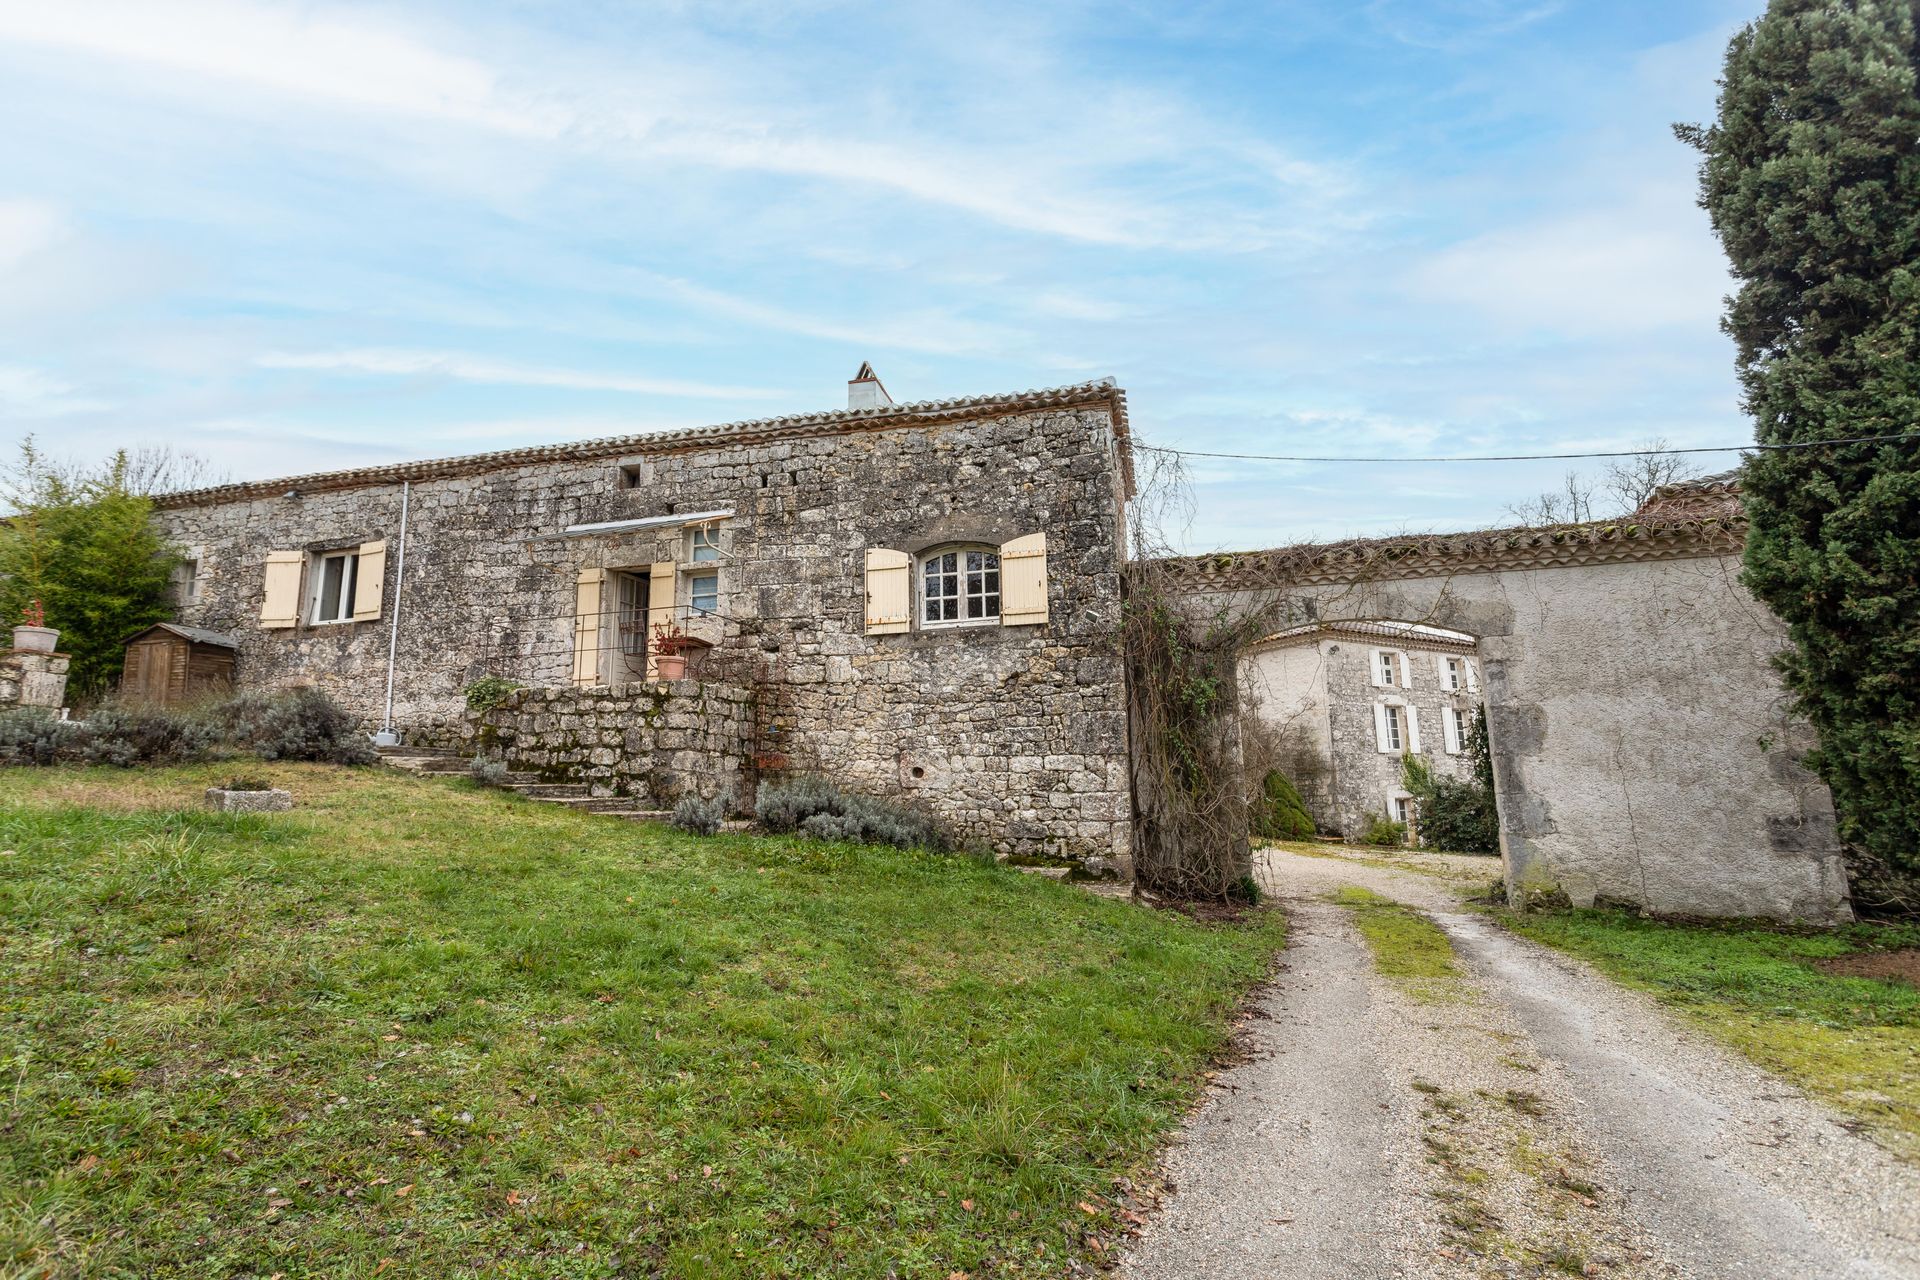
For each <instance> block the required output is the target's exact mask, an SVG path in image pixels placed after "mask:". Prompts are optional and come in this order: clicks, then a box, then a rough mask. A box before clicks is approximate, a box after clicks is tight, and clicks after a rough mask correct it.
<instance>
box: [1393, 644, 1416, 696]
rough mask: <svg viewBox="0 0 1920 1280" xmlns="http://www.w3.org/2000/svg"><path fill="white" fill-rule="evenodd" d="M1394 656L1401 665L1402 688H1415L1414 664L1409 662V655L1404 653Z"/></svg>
mask: <svg viewBox="0 0 1920 1280" xmlns="http://www.w3.org/2000/svg"><path fill="white" fill-rule="evenodd" d="M1393 656H1394V658H1395V659H1396V660H1397V661H1398V662H1399V663H1400V687H1401V688H1402V689H1411V688H1413V663H1411V662H1410V661H1408V660H1407V655H1406V654H1404V653H1396V654H1394V655H1393Z"/></svg>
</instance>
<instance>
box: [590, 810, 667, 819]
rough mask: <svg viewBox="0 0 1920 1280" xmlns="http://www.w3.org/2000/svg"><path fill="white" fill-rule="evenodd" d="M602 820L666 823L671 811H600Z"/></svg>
mask: <svg viewBox="0 0 1920 1280" xmlns="http://www.w3.org/2000/svg"><path fill="white" fill-rule="evenodd" d="M600 816H601V817H603V818H625V819H626V820H627V821H628V822H666V821H669V820H670V819H671V818H672V817H673V810H671V809H602V810H600Z"/></svg>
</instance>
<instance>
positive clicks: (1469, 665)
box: [1460, 658, 1480, 693]
mask: <svg viewBox="0 0 1920 1280" xmlns="http://www.w3.org/2000/svg"><path fill="white" fill-rule="evenodd" d="M1460 662H1461V665H1463V666H1465V667H1466V669H1467V692H1468V693H1478V692H1480V675H1479V673H1478V672H1476V671H1475V670H1474V669H1473V659H1472V658H1462V659H1460Z"/></svg>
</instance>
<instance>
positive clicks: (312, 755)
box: [202, 689, 379, 764]
mask: <svg viewBox="0 0 1920 1280" xmlns="http://www.w3.org/2000/svg"><path fill="white" fill-rule="evenodd" d="M202 715H203V716H204V717H205V718H206V720H207V722H208V723H209V724H210V725H211V726H212V727H213V729H214V731H215V732H216V733H217V735H218V737H219V739H220V741H222V742H225V743H227V744H228V745H230V746H231V747H233V748H235V749H237V750H240V751H245V752H247V753H248V754H251V755H255V756H258V757H259V758H260V759H262V760H317V761H320V762H321V763H323V764H371V763H373V761H374V760H376V759H378V758H379V757H378V755H377V754H376V753H375V751H374V749H373V746H372V744H371V743H369V742H368V741H367V736H366V735H365V734H364V733H362V732H361V731H360V727H359V726H358V725H357V724H356V723H355V722H354V720H353V718H352V717H351V716H349V715H348V714H347V713H346V712H345V711H343V710H341V709H340V706H339V704H338V703H336V702H334V701H333V699H331V698H329V697H328V696H327V695H326V694H324V693H322V692H320V691H319V690H318V689H284V690H275V691H272V692H268V691H252V692H247V693H240V694H235V695H234V696H233V697H231V698H228V699H227V700H226V701H224V702H217V703H214V704H212V705H211V706H209V707H207V708H206V709H205V710H204V711H203V712H202Z"/></svg>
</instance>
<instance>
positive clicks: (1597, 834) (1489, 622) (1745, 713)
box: [1204, 534, 1851, 922]
mask: <svg viewBox="0 0 1920 1280" xmlns="http://www.w3.org/2000/svg"><path fill="white" fill-rule="evenodd" d="M1467 536H1469V535H1462V537H1463V538H1464V537H1467ZM1476 536H1477V535H1476ZM1662 536H1666V535H1664V534H1663V535H1662ZM1674 538H1675V540H1676V541H1677V540H1678V538H1679V535H1674ZM1698 545H1700V546H1701V548H1702V550H1703V551H1706V550H1711V549H1713V548H1714V547H1715V546H1724V545H1725V544H1724V542H1716V541H1714V540H1710V539H1706V538H1701V539H1699V543H1698ZM1633 549H1634V548H1633V547H1631V546H1630V547H1628V548H1627V550H1628V551H1631V550H1633ZM1581 554H1583V555H1584V554H1588V553H1587V552H1582V553H1581ZM1591 554H1592V556H1593V560H1592V562H1590V563H1559V564H1555V563H1551V562H1542V563H1538V564H1537V565H1532V566H1517V567H1514V568H1509V569H1500V568H1494V567H1488V568H1483V569H1477V570H1464V569H1463V570H1462V571H1460V572H1454V573H1446V572H1442V571H1440V570H1442V569H1443V568H1444V562H1441V563H1439V564H1436V565H1432V566H1423V565H1419V564H1415V565H1414V566H1413V568H1414V570H1415V571H1416V572H1418V573H1419V574H1420V576H1411V577H1404V578H1393V577H1390V576H1388V575H1389V574H1391V573H1392V572H1394V570H1392V569H1386V568H1382V569H1380V570H1378V575H1377V577H1376V578H1374V579H1373V580H1359V581H1348V582H1327V583H1323V584H1318V585H1309V586H1301V587H1299V588H1297V589H1295V591H1294V592H1292V593H1291V594H1293V595H1294V596H1295V597H1296V604H1297V606H1298V608H1299V609H1300V611H1301V612H1302V613H1304V614H1305V615H1306V616H1310V617H1315V618H1318V619H1320V620H1323V621H1332V620H1335V619H1353V620H1363V619H1417V620H1419V621H1421V622H1424V623H1428V624H1431V625H1434V626H1439V627H1445V628H1447V629H1449V630H1455V631H1461V632H1465V633H1467V634H1468V635H1471V636H1474V637H1476V638H1477V640H1478V646H1477V653H1478V658H1479V661H1480V665H1481V673H1480V674H1481V692H1482V696H1483V698H1484V701H1485V705H1486V708H1487V728H1488V739H1489V746H1490V750H1491V754H1492V757H1493V765H1494V780H1495V789H1496V792H1497V798H1498V801H1499V808H1500V825H1501V852H1502V855H1503V858H1504V860H1505V870H1506V877H1507V884H1508V888H1509V892H1510V893H1511V894H1513V895H1514V897H1515V898H1516V900H1519V899H1523V898H1524V897H1526V896H1527V895H1529V894H1532V893H1541V892H1560V893H1564V894H1566V895H1567V897H1568V898H1570V899H1571V900H1572V901H1573V902H1574V903H1575V904H1577V905H1583V906H1584V905H1588V904H1591V903H1594V902H1596V901H1612V902H1619V903H1628V904H1632V905H1635V906H1638V907H1642V908H1645V909H1647V910H1649V911H1653V912H1656V913H1662V914H1674V915H1701V916H1726V917H1731V916H1770V917H1776V918H1780V919H1798V920H1807V921H1817V922H1832V921H1838V920H1844V919H1847V918H1849V917H1850V915H1851V909H1850V906H1849V904H1848V899H1847V884H1846V874H1845V866H1844V862H1843V859H1842V854H1841V848H1840V843H1839V838H1838V834H1837V831H1836V828H1835V821H1834V813H1833V803H1832V798H1831V797H1830V796H1829V795H1828V793H1827V789H1826V787H1825V785H1824V784H1823V783H1821V782H1820V780H1819V779H1818V778H1817V777H1815V776H1814V775H1813V774H1812V773H1810V772H1808V771H1807V769H1806V768H1805V767H1804V765H1803V764H1802V759H1803V757H1804V755H1805V753H1806V752H1807V750H1808V749H1809V748H1810V747H1811V746H1812V745H1813V738H1812V733H1811V731H1810V730H1809V729H1808V728H1807V726H1806V725H1805V724H1804V723H1803V722H1801V721H1800V720H1798V719H1797V718H1796V717H1795V716H1794V715H1793V714H1792V711H1791V707H1790V704H1789V700H1788V697H1787V695H1786V692H1785V690H1784V689H1783V688H1782V687H1781V684H1780V680H1779V677H1778V675H1777V674H1776V673H1775V671H1774V668H1773V659H1774V657H1775V655H1777V654H1778V653H1779V652H1780V650H1781V649H1782V647H1783V646H1784V645H1785V643H1786V633H1785V628H1784V627H1783V626H1782V624H1781V623H1780V622H1779V620H1778V619H1777V618H1775V617H1774V616H1773V615H1772V614H1771V613H1770V612H1769V611H1768V610H1767V609H1766V608H1765V607H1764V606H1762V605H1761V604H1759V603H1758V602H1757V601H1756V600H1754V598H1753V597H1752V596H1751V595H1750V594H1749V593H1748V592H1747V591H1746V589H1745V588H1744V587H1742V586H1741V585H1740V581H1739V574H1740V560H1739V555H1738V550H1737V541H1736V542H1735V544H1734V546H1733V547H1732V548H1731V549H1729V550H1727V551H1726V552H1725V553H1722V554H1704V553H1703V554H1695V555H1687V554H1679V553H1678V552H1677V551H1675V550H1672V549H1667V550H1661V549H1659V547H1658V545H1657V544H1655V545H1654V547H1653V548H1652V550H1650V551H1649V553H1648V554H1647V556H1646V558H1630V557H1629V556H1628V555H1627V554H1619V555H1614V554H1612V553H1608V552H1603V551H1595V552H1592V553H1591ZM1542 560H1543V561H1544V560H1545V557H1542ZM1401 570H1402V571H1403V572H1404V571H1405V565H1404V563H1403V565H1402V566H1401ZM1204 594H1213V595H1217V596H1219V597H1222V598H1231V597H1234V596H1235V595H1236V594H1237V593H1236V592H1235V591H1233V590H1231V589H1223V590H1218V591H1216V592H1211V593H1204Z"/></svg>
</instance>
